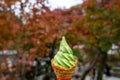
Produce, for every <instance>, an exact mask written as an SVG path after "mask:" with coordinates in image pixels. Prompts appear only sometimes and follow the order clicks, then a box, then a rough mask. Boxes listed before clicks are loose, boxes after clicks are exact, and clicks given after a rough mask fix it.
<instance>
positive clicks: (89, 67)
mask: <svg viewBox="0 0 120 80" xmlns="http://www.w3.org/2000/svg"><path fill="white" fill-rule="evenodd" d="M99 55H100V53H97V54H96V56H95V57H94V59H93V60H92V61H91V63H90V65H89V66H88V67H87V68H86V69H85V71H84V72H83V74H82V76H81V80H85V77H86V75H87V74H88V73H89V72H90V70H91V69H93V67H94V66H95V64H96V61H97V58H98V57H99Z"/></svg>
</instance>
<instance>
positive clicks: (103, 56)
mask: <svg viewBox="0 0 120 80" xmlns="http://www.w3.org/2000/svg"><path fill="white" fill-rule="evenodd" d="M101 52H102V53H101V62H100V65H99V67H98V72H97V74H96V75H97V76H96V79H95V80H103V73H104V68H105V64H106V61H107V53H106V52H103V51H101Z"/></svg>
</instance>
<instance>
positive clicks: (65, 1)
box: [48, 0, 83, 9]
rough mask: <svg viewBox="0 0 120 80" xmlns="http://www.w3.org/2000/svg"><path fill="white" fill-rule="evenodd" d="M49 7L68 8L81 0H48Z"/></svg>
mask: <svg viewBox="0 0 120 80" xmlns="http://www.w3.org/2000/svg"><path fill="white" fill-rule="evenodd" d="M48 2H49V6H50V8H51V9H55V8H67V9H68V8H70V7H71V6H74V5H77V4H81V3H82V2H83V1H82V0H48Z"/></svg>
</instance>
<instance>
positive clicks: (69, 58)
mask: <svg viewBox="0 0 120 80" xmlns="http://www.w3.org/2000/svg"><path fill="white" fill-rule="evenodd" d="M51 65H52V68H53V70H54V72H55V74H56V77H57V80H71V77H72V76H73V73H74V70H75V67H76V65H77V59H76V58H75V57H74V56H73V52H72V49H71V48H70V47H69V45H68V44H67V42H66V40H65V37H64V36H63V37H62V41H61V42H60V48H59V50H58V52H57V54H56V55H55V56H54V58H53V59H51Z"/></svg>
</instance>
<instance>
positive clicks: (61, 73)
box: [51, 59, 77, 78]
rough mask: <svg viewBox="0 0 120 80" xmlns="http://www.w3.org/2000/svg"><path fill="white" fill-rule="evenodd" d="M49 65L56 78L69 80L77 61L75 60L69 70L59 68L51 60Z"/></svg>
mask: <svg viewBox="0 0 120 80" xmlns="http://www.w3.org/2000/svg"><path fill="white" fill-rule="evenodd" d="M51 65H52V68H53V70H54V72H55V74H56V77H57V78H71V77H72V76H73V73H74V69H75V67H76V65H77V59H75V64H74V65H73V66H72V67H70V68H63V67H61V66H57V65H55V64H54V62H53V59H52V60H51Z"/></svg>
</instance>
